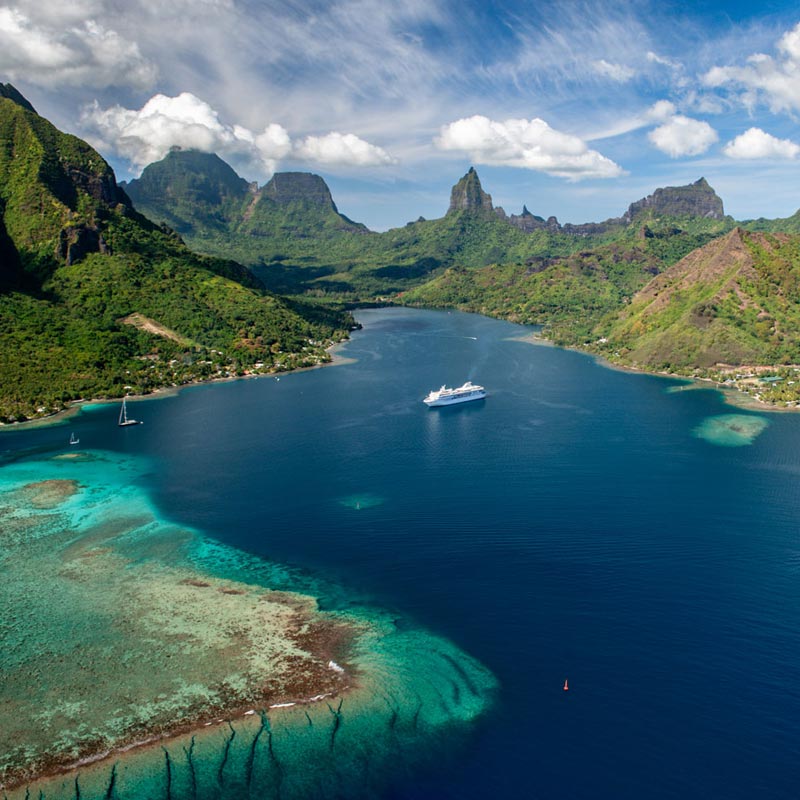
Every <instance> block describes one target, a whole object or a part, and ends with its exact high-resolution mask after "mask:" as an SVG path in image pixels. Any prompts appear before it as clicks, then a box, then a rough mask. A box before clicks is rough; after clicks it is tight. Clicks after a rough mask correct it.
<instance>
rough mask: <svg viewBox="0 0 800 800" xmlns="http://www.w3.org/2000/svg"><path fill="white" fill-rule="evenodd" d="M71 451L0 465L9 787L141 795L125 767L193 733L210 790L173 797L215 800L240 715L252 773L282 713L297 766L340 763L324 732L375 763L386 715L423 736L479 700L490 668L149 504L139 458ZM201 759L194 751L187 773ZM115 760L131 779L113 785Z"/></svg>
mask: <svg viewBox="0 0 800 800" xmlns="http://www.w3.org/2000/svg"><path fill="white" fill-rule="evenodd" d="M76 455H82V456H83V457H80V458H78V457H76V458H69V459H65V458H63V457H62V455H61V454H59V455H55V456H50V457H40V458H37V459H27V460H23V461H19V462H15V463H14V464H11V465H8V466H5V467H4V468H3V470H2V471H0V484H2V485H0V489H2V491H0V517H2V519H3V528H4V546H5V549H6V551H7V553H8V556H9V561H8V563H9V564H11V565H13V568H11V567H9V568H7V569H6V571H5V573H4V581H3V582H2V584H0V602H2V603H3V606H4V609H5V611H4V623H5V626H6V630H7V637H6V641H5V646H4V648H3V649H2V650H0V671H2V673H3V676H4V703H3V709H2V713H0V728H1V729H2V730H3V733H4V736H3V743H2V745H0V790H2V792H4V796H6V797H8V799H9V800H22V798H23V797H24V796H27V795H26V793H27V792H33V793H34V794H33V795H32V796H36V793H37V792H41V793H42V794H43V796H45V797H47V799H48V800H57V798H62V797H70V798H72V797H74V796H75V794H76V792H75V787H76V786H77V785H78V781H80V782H81V785H82V787H83V788H85V785H86V784H85V782H86V781H87V780H88V781H90V782H92V781H95V782H99V783H100V784H101V785H102V786H103V787H106V788H104V789H103V790H101V791H100V790H98V791H96V792H84V795H85V796H109V797H110V796H114V797H115V798H117V800H123V798H124V800H128V799H129V798H130V800H134V799H136V800H138V798H140V797H142V796H154V795H153V794H152V793H151V792H149V790H148V791H143V790H142V789H141V785H140V781H144V782H147V781H152V780H154V779H155V778H154V777H153V776H156V777H157V779H158V781H163V780H164V779H165V776H166V779H167V780H168V781H169V780H171V779H172V778H174V777H175V775H176V774H177V771H178V769H179V765H178V763H177V760H178V759H183V762H182V763H183V766H184V767H185V766H186V763H185V761H186V753H191V752H193V748H194V747H195V743H197V746H198V747H200V746H201V745H200V743H201V741H202V742H206V743H207V746H208V748H210V749H209V750H208V758H209V759H210V760H211V761H214V760H220V761H219V763H220V766H219V767H218V768H215V769H214V770H212V771H211V772H210V773H209V774H208V775H207V776H206V777H204V778H203V780H205V781H207V787H208V792H207V794H206V795H200V794H193V793H189V792H187V793H186V794H185V795H182V794H179V793H176V794H175V795H173V796H197V797H200V796H214V797H219V796H220V795H219V793H218V790H219V786H220V785H221V783H222V782H223V780H222V776H223V772H224V770H225V769H227V768H228V767H226V764H232V763H233V761H232V759H231V758H229V752H228V751H229V750H230V751H231V752H233V750H232V745H231V742H232V741H233V739H234V738H235V735H236V732H237V731H239V733H240V734H241V735H240V737H239V740H238V741H239V742H241V741H242V736H245V737H249V738H247V741H246V749H245V751H243V753H239V756H238V757H239V762H237V763H238V765H239V766H238V767H237V769H239V768H240V767H242V764H243V763H244V765H245V767H246V768H247V773H248V775H250V773H251V772H252V770H251V767H252V762H253V758H254V757H255V754H256V752H257V751H258V748H259V747H261V748H262V750H263V754H262V755H263V759H262V760H264V762H265V764H266V762H268V761H270V762H271V760H272V759H273V756H274V754H275V752H277V751H276V746H277V745H276V739H275V737H276V735H277V734H276V730H277V729H278V728H281V729H284V728H285V730H286V741H287V746H288V745H291V748H292V753H293V755H292V758H298V759H299V762H298V763H297V764H296V765H295V766H293V767H292V769H293V774H295V775H296V779H297V780H298V781H300V780H301V779H302V776H303V774H304V773H305V772H306V771H307V769H308V761H307V758H306V756H307V755H308V753H313V756H311V757H312V758H318V760H319V762H320V764H322V763H323V762H324V764H325V770H326V771H327V772H330V771H331V770H336V769H339V768H340V767H338V766H337V764H338V762H340V761H346V760H347V757H346V755H343V754H342V753H340V752H339V750H338V749H337V750H336V751H335V752H334V750H333V742H334V738H336V739H337V740H338V739H341V740H342V741H345V740H346V739H347V737H351V738H352V744H351V745H348V746H351V747H353V748H360V749H361V750H363V748H364V747H372V746H378V745H380V746H381V747H384V748H385V753H386V755H387V769H391V768H392V758H393V754H394V748H395V747H396V745H397V736H398V732H399V731H400V730H401V728H402V729H403V730H404V731H405V733H404V735H407V736H408V740H407V742H406V745H405V746H407V748H408V749H409V750H413V749H415V748H416V749H418V750H424V749H425V748H426V747H427V746H428V745H429V744H430V742H428V744H427V745H426V742H427V741H428V740H426V738H425V736H426V733H425V732H426V730H430V733H431V734H432V735H433V734H434V732H435V731H436V730H439V729H441V728H443V727H447V728H448V729H449V728H450V727H451V726H456V727H458V728H463V726H464V724H465V723H471V722H472V721H473V720H474V719H476V718H477V717H478V716H480V715H481V714H482V713H483V712H484V711H485V710H486V709H487V708H488V707H489V705H490V704H491V702H492V697H493V694H494V692H495V689H496V681H495V679H494V678H493V676H492V675H491V673H489V672H488V671H487V670H486V669H485V668H483V667H482V666H481V665H480V664H478V663H477V662H475V661H474V660H473V659H471V658H470V657H469V656H467V655H466V654H464V653H462V652H461V651H460V650H458V648H456V647H455V645H452V644H450V643H449V642H447V641H446V640H443V639H440V638H439V637H436V636H434V635H432V634H428V633H426V632H425V631H422V630H419V629H413V626H409V625H403V624H398V620H397V619H396V618H395V615H391V614H389V613H387V612H382V611H380V610H378V609H371V608H362V607H360V606H349V607H347V608H343V609H337V610H331V611H327V610H322V609H321V608H320V605H319V599H323V600H324V598H325V597H327V596H328V592H329V591H330V590H331V589H333V587H330V588H326V584H324V583H320V582H319V581H318V580H317V579H315V578H313V577H311V576H306V575H304V574H300V573H298V574H297V575H295V574H294V572H293V571H292V570H291V569H288V570H287V569H286V568H285V567H283V566H281V565H279V564H273V563H271V562H267V561H265V560H264V559H262V558H259V557H257V556H253V555H249V554H247V553H245V552H244V551H239V550H236V549H235V548H232V547H229V546H227V545H224V544H221V543H219V542H217V541H216V540H211V539H207V538H206V537H205V536H203V534H201V533H199V532H196V531H193V530H188V529H186V528H183V527H181V526H178V525H176V524H174V523H172V522H169V521H167V520H165V519H162V518H160V517H159V516H158V512H157V510H156V508H155V507H154V506H153V505H152V503H151V502H150V500H149V497H148V496H147V494H146V492H145V491H144V490H143V489H142V488H140V487H139V486H138V485H137V481H136V479H135V476H136V475H137V474H140V473H142V472H144V471H146V470H147V469H148V465H147V461H146V459H143V458H141V457H134V456H130V455H125V454H113V453H102V452H101V453H95V452H93V451H89V452H86V453H83V454H76ZM338 592H340V590H339V589H336V590H335V593H336V594H337V596H338ZM454 685H455V686H457V687H458V690H457V691H456V690H455V689H453V690H452V699H451V700H449V701H448V702H447V703H445V704H443V703H442V698H443V697H445V696H450V695H449V694H448V692H449V691H450V690H449V689H448V687H453V686H454ZM343 709H346V713H347V720H348V727H347V731H348V732H347V733H345V732H343V731H341V732H340V731H339V727H340V723H341V720H342V714H343V713H345V712H344V710H343ZM401 722H402V724H401ZM302 737H312V739H313V741H310V743H309V745H308V748H309V749H308V751H307V750H306V749H304V747H305V746H304V747H301V748H299V749H298V748H297V746H296V743H297V742H298V741H299V740H301V739H302ZM434 738H438V734H437V735H436V736H435V737H434ZM376 743H377V744H376ZM203 746H206V745H203ZM238 746H239V745H238V744H237V747H238ZM168 752H171V753H172V754H173V755H172V757H171V758H172V759H173V760H172V761H170V756H169V755H166V756H165V754H167V753H168ZM204 757H205V756H204ZM165 758H166V761H165ZM199 758H200V755H199V753H198V755H197V756H196V759H199ZM189 761H190V762H191V759H189ZM137 764H138V765H139V766H137ZM248 764H249V766H247V765H248ZM273 766H274V765H273ZM118 768H119V769H118ZM265 768H266V767H265ZM361 768H363V765H362V767H361ZM231 769H233V767H231ZM285 769H286V767H285V766H283V765H282V766H281V770H285ZM353 769H359V767H358V765H357V764H356V765H355V766H354V765H352V764H350V765H348V766H347V767H346V770H353ZM119 770H123V772H120V771H119ZM137 770H138V772H137ZM165 770H166V772H165ZM199 770H200V767H199V762H198V763H194V764H190V774H191V776H193V777H191V780H192V781H200V780H201V778H200V777H199V775H200V772H199ZM279 771H280V770H279ZM195 773H197V774H195ZM123 774H125V775H128V776H129V777H128V778H127V779H126V780H128V781H129V784H128V788H127V789H126V790H125V791H122V789H121V788H120V785H119V784H116V787H117V788H116V789H115V791H114V792H113V794H109V793H108V790H107V787H108V786H114V785H115V784H114V781H118V780H121V779H122V776H123ZM187 774H189V773H187ZM270 774H271V776H272V777H270V778H269V780H273V779H274V778H275V771H274V769H273V771H272V772H271V773H270ZM281 774H283V773H282V772H281ZM132 775H135V776H138V777H136V779H135V781H134V783H130V780H132V779H131V778H130V776H132ZM186 779H187V780H188V779H189V778H186ZM236 780H237V781H239V780H240V778H237V779H236ZM249 780H250V777H248V781H249ZM265 780H267V778H265ZM281 780H283V778H281ZM109 781H110V783H109ZM231 781H233V778H231ZM237 786H238V784H237ZM212 790H213V791H212ZM280 794H281V793H280V791H277V793H276V794H275V795H273V794H270V793H269V792H266V791H265V792H264V793H263V795H259V796H264V797H272V796H280ZM159 796H160V795H159ZM228 796H230V797H231V798H233V797H241V796H242V795H241V792H239V791H238V789H237V788H236V787H234V788H233V789H232V790H231V794H230V795H228Z"/></svg>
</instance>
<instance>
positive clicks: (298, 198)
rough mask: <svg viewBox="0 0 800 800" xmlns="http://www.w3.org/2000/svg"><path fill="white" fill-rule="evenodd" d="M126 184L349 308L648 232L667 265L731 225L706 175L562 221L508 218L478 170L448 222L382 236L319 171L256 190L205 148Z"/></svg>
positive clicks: (203, 241)
mask: <svg viewBox="0 0 800 800" xmlns="http://www.w3.org/2000/svg"><path fill="white" fill-rule="evenodd" d="M126 189H127V191H128V192H129V193H130V195H131V197H132V198H133V200H134V202H135V203H136V206H137V208H140V209H141V210H142V211H143V212H144V213H146V214H147V215H148V216H150V218H151V219H153V220H155V221H157V222H164V223H166V224H168V225H169V226H170V227H172V228H174V229H175V230H177V231H179V232H180V233H181V235H182V236H183V237H184V238H185V239H186V241H187V242H188V243H189V244H190V245H191V246H192V247H193V248H195V249H196V250H198V251H201V252H205V253H209V254H214V255H223V254H226V255H228V256H233V257H235V258H236V259H237V260H239V261H240V262H241V263H243V264H246V265H247V266H248V267H249V268H250V269H251V270H252V271H253V273H254V274H255V275H257V276H258V277H259V278H260V279H261V280H262V281H263V282H264V284H265V285H266V286H268V287H269V288H271V289H273V290H275V291H281V292H284V293H290V294H298V295H309V296H312V297H318V298H321V299H327V300H329V301H330V300H333V301H335V302H341V301H344V302H351V303H355V302H362V301H367V302H371V301H374V300H375V299H376V298H390V297H393V296H394V295H396V294H398V293H401V292H404V291H407V290H410V289H413V288H414V287H416V286H418V285H420V284H421V283H424V282H425V281H427V280H429V279H431V278H435V277H437V276H439V275H441V274H442V273H443V272H444V270H445V269H447V268H452V267H459V268H462V267H466V268H478V267H485V266H487V265H492V264H516V265H519V266H520V267H524V266H525V265H526V264H527V263H528V262H530V261H531V260H533V261H538V260H539V259H542V258H544V259H548V258H555V257H565V256H569V255H571V254H574V253H578V252H583V251H586V250H588V249H592V248H595V247H598V246H601V247H602V246H605V245H608V244H609V243H611V242H625V243H626V244H625V246H630V245H632V244H633V243H635V242H636V241H637V238H638V237H640V236H644V235H646V236H648V237H650V238H652V239H653V240H654V243H653V246H652V247H650V248H649V250H651V251H652V252H655V251H656V250H658V249H661V250H663V251H669V252H667V253H666V255H667V260H666V261H665V262H664V263H665V264H666V263H672V260H676V258H677V257H680V256H682V255H684V254H685V253H686V252H688V249H691V248H688V247H687V246H686V243H687V241H688V242H689V243H690V244H692V246H697V245H699V244H703V243H704V242H705V241H708V239H709V238H711V237H712V236H715V235H720V234H721V233H724V232H726V231H727V230H730V228H731V227H732V226H733V224H734V222H733V220H731V219H730V218H729V217H725V216H724V213H723V210H722V201H721V200H720V199H719V198H718V197H717V195H716V194H715V192H714V190H713V189H712V188H711V187H710V186H709V185H708V183H707V182H706V181H705V180H704V179H702V178H701V179H700V180H699V181H697V182H696V183H694V184H690V185H689V186H685V187H667V188H665V189H658V190H656V192H655V193H654V194H653V195H651V196H650V197H647V198H643V199H642V200H640V201H638V202H637V203H634V204H632V205H631V206H630V207H629V209H628V210H627V211H626V213H625V214H623V215H622V216H621V217H618V218H614V219H611V220H606V221H605V222H602V223H586V224H583V225H572V224H565V225H561V224H559V223H558V221H557V220H556V219H555V217H550V218H548V219H547V220H545V219H544V218H543V217H539V216H535V215H533V214H531V213H530V212H529V211H528V210H527V208H523V212H522V214H521V215H520V216H515V215H511V216H510V217H509V216H508V215H507V214H506V213H505V211H504V210H503V209H502V208H495V207H494V206H493V204H492V198H491V195H489V194H488V193H487V192H485V191H484V190H483V187H482V186H481V182H480V179H479V177H478V174H477V172H476V171H475V169H474V168H471V169H470V170H469V172H467V174H466V175H464V176H463V177H462V178H461V179H460V180H459V181H458V182H457V183H456V184H455V186H454V187H453V189H452V191H451V196H450V204H449V207H448V209H447V212H446V213H445V215H444V216H443V217H441V218H439V219H434V220H424V219H422V218H420V219H418V220H417V221H416V222H411V223H409V224H408V225H405V226H404V227H402V228H395V229H393V230H390V231H387V232H385V233H374V232H371V231H369V230H367V229H366V228H365V227H364V226H363V225H358V224H356V223H354V222H352V221H351V220H349V219H347V217H344V216H343V215H342V214H340V213H339V212H338V210H337V208H336V205H335V203H334V202H333V199H332V197H331V195H330V192H329V190H328V187H327V186H326V185H325V183H324V181H323V180H322V179H321V178H319V177H318V176H315V175H309V174H306V173H277V174H276V175H275V176H274V177H273V179H272V180H271V181H270V182H269V183H268V184H267V185H266V186H264V187H263V188H261V189H259V188H258V187H257V186H254V185H248V184H247V183H246V182H245V181H244V180H242V179H241V178H239V177H238V176H237V175H236V173H235V172H234V171H233V170H232V169H230V168H229V167H227V165H224V162H222V161H221V160H220V159H219V158H217V157H216V156H213V155H208V154H203V153H197V152H191V151H185V152H182V151H177V152H172V153H170V154H169V155H168V156H167V157H166V158H164V159H163V160H162V161H160V162H157V163H155V164H151V165H150V166H148V167H147V168H146V169H145V170H144V172H143V173H142V176H141V178H139V179H138V180H136V181H132V182H131V183H130V184H129V185H128V186H127V187H126ZM656 241H657V242H658V244H657V245H656V244H655V242H656ZM671 255H675V258H673V259H672V260H670V258H669V257H670V256H671ZM662 266H663V265H662Z"/></svg>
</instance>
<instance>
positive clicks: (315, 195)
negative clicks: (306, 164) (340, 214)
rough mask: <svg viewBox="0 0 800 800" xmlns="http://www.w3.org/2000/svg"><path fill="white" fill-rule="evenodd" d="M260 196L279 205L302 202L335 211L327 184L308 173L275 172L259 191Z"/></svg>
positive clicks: (317, 176)
mask: <svg viewBox="0 0 800 800" xmlns="http://www.w3.org/2000/svg"><path fill="white" fill-rule="evenodd" d="M261 196H262V197H266V198H269V199H270V200H274V201H275V202H276V203H278V204H279V205H288V204H289V203H297V202H304V203H308V204H309V205H314V206H321V207H323V208H331V209H333V210H334V211H337V208H336V204H335V203H334V202H333V197H331V191H330V189H329V188H328V184H327V183H325V181H324V180H322V178H320V176H319V175H314V174H312V173H310V172H276V173H275V174H274V175H273V176H272V178H271V179H270V181H269V182H268V183H267V184H266V185H265V186H264V188H263V189H262V190H261Z"/></svg>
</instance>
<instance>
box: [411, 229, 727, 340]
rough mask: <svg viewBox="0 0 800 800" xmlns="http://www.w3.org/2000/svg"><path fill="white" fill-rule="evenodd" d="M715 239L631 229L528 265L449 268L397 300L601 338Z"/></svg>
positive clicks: (558, 335)
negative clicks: (602, 325) (662, 276)
mask: <svg viewBox="0 0 800 800" xmlns="http://www.w3.org/2000/svg"><path fill="white" fill-rule="evenodd" d="M649 233H650V234H652V231H649ZM711 236H713V234H712V233H704V234H694V235H692V234H687V233H683V232H681V231H673V232H671V233H670V235H669V236H655V235H644V234H643V233H642V231H641V230H639V231H638V233H636V234H634V233H633V232H632V231H628V234H627V235H626V236H625V237H620V239H619V240H618V241H616V242H612V243H610V244H603V245H598V246H596V247H594V248H593V249H587V250H580V251H578V252H576V253H573V254H571V255H568V256H560V257H544V256H542V257H538V258H530V259H528V263H526V264H505V265H497V264H493V265H490V266H487V267H483V268H480V269H467V268H463V267H461V268H452V269H449V270H447V271H446V272H445V273H444V274H443V275H441V276H440V277H438V278H436V279H434V280H432V281H430V282H428V283H426V284H424V285H422V286H420V287H418V288H416V289H413V290H411V291H409V292H406V293H405V294H403V295H402V296H401V297H400V298H399V300H400V302H403V303H406V304H409V305H423V306H433V307H451V308H459V309H461V310H465V311H474V312H477V313H480V314H487V315H489V316H496V317H503V318H506V319H511V320H514V321H516V322H523V323H528V324H538V325H543V326H544V327H545V332H546V334H547V335H548V336H549V337H550V338H551V339H553V340H554V341H555V342H557V343H558V344H563V345H583V344H586V343H588V342H591V341H593V340H594V338H597V337H596V335H595V333H594V331H595V328H596V326H597V325H598V323H599V321H600V320H601V319H602V318H603V316H604V315H606V314H609V313H613V312H615V311H617V310H618V309H620V308H621V307H622V306H623V305H624V304H625V302H627V300H628V299H630V297H631V296H632V295H633V294H634V293H635V292H636V291H637V290H638V289H640V288H641V287H642V286H644V285H645V283H647V281H648V280H649V279H650V278H652V277H653V275H655V274H657V273H659V272H660V271H661V270H662V269H664V268H665V267H666V266H668V265H669V264H671V263H674V262H675V261H677V260H678V259H680V258H681V257H682V256H684V255H686V254H687V253H688V252H690V251H692V250H694V249H695V248H696V247H698V246H699V245H700V244H703V243H705V242H707V241H708V240H709V238H710V237H711Z"/></svg>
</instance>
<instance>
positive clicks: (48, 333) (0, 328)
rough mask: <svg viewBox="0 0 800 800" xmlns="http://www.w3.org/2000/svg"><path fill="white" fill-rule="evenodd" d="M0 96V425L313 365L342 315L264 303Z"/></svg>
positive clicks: (38, 120) (86, 150) (229, 264)
mask: <svg viewBox="0 0 800 800" xmlns="http://www.w3.org/2000/svg"><path fill="white" fill-rule="evenodd" d="M2 89H3V90H2V92H0V256H1V257H0V375H2V381H1V382H0V421H11V420H18V419H24V418H28V417H31V416H36V415H42V414H46V413H51V412H53V411H55V410H58V409H60V408H63V407H64V406H65V405H66V404H68V403H69V402H70V401H72V400H75V399H78V398H88V397H104V396H108V397H119V396H122V395H124V394H126V393H129V392H133V393H135V392H147V391H150V390H152V389H154V388H156V387H159V386H164V385H170V384H180V383H183V382H186V381H189V380H197V379H202V378H206V377H218V376H221V375H227V374H241V373H243V372H244V371H262V370H272V369H287V368H292V367H296V366H301V365H310V364H316V363H320V362H321V361H323V360H325V359H326V358H327V355H326V353H325V350H324V347H325V345H326V344H328V343H330V342H331V341H332V340H334V339H339V338H341V337H343V336H345V335H346V331H347V329H348V328H349V327H350V325H351V324H352V320H351V319H350V318H349V316H348V315H344V314H342V313H341V312H336V311H333V310H327V309H323V308H320V307H319V306H316V305H312V304H310V303H307V302H298V301H291V300H286V299H284V298H280V297H277V296H275V295H273V294H271V293H269V292H267V291H265V290H264V288H263V286H262V284H261V283H260V281H259V280H258V279H257V278H256V277H254V276H253V274H252V273H251V272H249V271H248V270H247V269H245V268H244V267H242V266H241V265H239V264H237V263H235V262H233V261H230V260H227V259H222V258H215V257H209V256H201V255H197V254H195V253H193V252H192V251H190V250H189V249H188V248H187V247H186V246H185V244H184V243H183V242H182V241H181V239H180V238H179V237H178V236H177V235H176V234H175V233H174V232H172V231H170V230H168V229H165V228H162V227H160V226H158V225H156V224H154V223H152V222H151V221H149V220H148V219H146V218H145V217H144V216H142V215H141V214H139V213H138V212H137V211H136V210H135V209H134V208H133V205H132V203H131V201H130V199H129V198H128V197H127V195H126V194H125V192H124V191H123V190H122V189H121V188H120V187H118V186H117V184H116V180H115V178H114V174H113V171H112V170H111V168H110V167H109V166H108V164H107V163H106V162H105V161H104V159H103V158H102V157H101V156H100V155H99V154H98V153H97V152H96V151H95V150H94V149H93V148H91V147H90V146H89V145H88V144H86V142H83V141H81V140H80V139H78V138H76V137H74V136H70V135H67V134H64V133H61V132H60V131H58V130H57V129H56V128H55V127H54V126H53V125H51V124H50V123H49V122H48V121H47V120H45V119H44V118H42V117H40V116H39V115H38V114H37V113H36V112H35V111H34V110H33V108H32V106H31V105H30V103H28V102H27V101H26V100H25V99H24V98H22V96H21V95H19V93H18V92H16V90H14V88H13V87H10V86H8V85H5V86H3V87H2Z"/></svg>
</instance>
